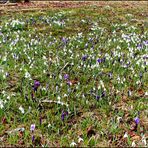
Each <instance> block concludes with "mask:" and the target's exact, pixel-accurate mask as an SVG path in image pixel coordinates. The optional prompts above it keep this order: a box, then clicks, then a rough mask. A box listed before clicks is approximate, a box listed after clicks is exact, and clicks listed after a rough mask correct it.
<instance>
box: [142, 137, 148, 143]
mask: <svg viewBox="0 0 148 148" xmlns="http://www.w3.org/2000/svg"><path fill="white" fill-rule="evenodd" d="M142 143H143V144H144V145H147V142H146V138H145V135H143V136H142Z"/></svg>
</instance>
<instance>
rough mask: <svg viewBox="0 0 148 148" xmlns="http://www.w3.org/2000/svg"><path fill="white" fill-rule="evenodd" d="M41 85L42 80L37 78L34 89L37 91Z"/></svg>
mask: <svg viewBox="0 0 148 148" xmlns="http://www.w3.org/2000/svg"><path fill="white" fill-rule="evenodd" d="M39 86H40V82H39V81H37V80H35V81H34V86H33V90H34V91H37V89H38V87H39Z"/></svg>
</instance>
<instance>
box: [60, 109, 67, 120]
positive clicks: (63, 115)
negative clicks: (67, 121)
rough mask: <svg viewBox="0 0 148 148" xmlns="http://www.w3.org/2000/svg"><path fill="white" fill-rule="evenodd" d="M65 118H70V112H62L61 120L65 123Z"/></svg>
mask: <svg viewBox="0 0 148 148" xmlns="http://www.w3.org/2000/svg"><path fill="white" fill-rule="evenodd" d="M65 116H68V112H67V111H66V112H65V111H62V114H61V120H62V121H64V118H65Z"/></svg>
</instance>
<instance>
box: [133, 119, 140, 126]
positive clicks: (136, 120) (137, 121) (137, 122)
mask: <svg viewBox="0 0 148 148" xmlns="http://www.w3.org/2000/svg"><path fill="white" fill-rule="evenodd" d="M134 121H135V123H136V125H138V124H139V123H140V119H139V118H138V117H136V118H134Z"/></svg>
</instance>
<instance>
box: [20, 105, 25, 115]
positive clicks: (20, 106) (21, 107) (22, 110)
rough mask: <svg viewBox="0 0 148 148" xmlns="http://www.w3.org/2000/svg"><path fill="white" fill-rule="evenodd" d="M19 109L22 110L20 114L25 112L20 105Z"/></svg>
mask: <svg viewBox="0 0 148 148" xmlns="http://www.w3.org/2000/svg"><path fill="white" fill-rule="evenodd" d="M19 110H20V111H21V112H22V114H24V113H25V111H24V108H23V107H22V106H20V107H19Z"/></svg>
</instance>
